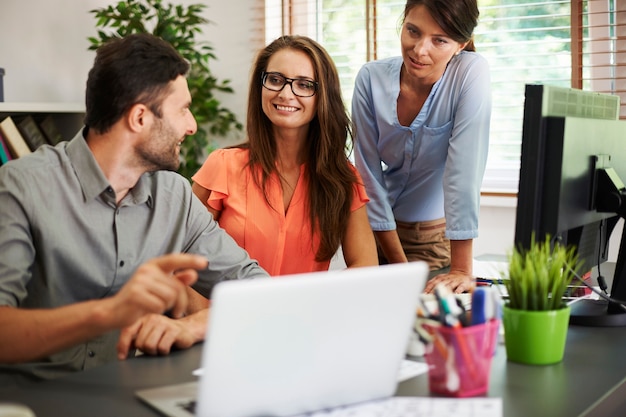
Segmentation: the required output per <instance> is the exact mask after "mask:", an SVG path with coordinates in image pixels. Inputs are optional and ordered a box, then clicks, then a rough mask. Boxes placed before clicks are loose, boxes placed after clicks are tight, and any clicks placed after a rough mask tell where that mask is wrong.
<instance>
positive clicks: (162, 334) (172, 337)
mask: <svg viewBox="0 0 626 417" xmlns="http://www.w3.org/2000/svg"><path fill="white" fill-rule="evenodd" d="M207 319H208V309H205V310H201V311H199V312H197V313H195V314H193V315H191V316H188V317H184V318H182V319H179V320H174V319H171V318H169V317H167V316H164V315H159V314H149V315H147V316H143V317H142V318H140V319H139V320H138V321H137V322H135V323H134V324H132V325H131V326H129V327H126V328H125V329H123V330H122V332H121V334H120V338H119V340H118V342H117V357H118V359H126V357H127V356H128V352H129V350H130V349H131V348H136V349H139V350H141V351H142V352H144V353H146V354H148V355H167V354H168V353H170V351H171V349H172V347H176V348H178V349H187V348H189V347H191V346H192V345H193V344H194V343H196V342H198V341H200V340H203V339H204V333H205V329H206V322H207Z"/></svg>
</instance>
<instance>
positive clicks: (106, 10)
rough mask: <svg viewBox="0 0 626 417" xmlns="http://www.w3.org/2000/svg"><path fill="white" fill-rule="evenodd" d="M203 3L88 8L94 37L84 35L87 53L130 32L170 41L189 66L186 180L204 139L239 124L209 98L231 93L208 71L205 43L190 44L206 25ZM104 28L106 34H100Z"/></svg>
mask: <svg viewBox="0 0 626 417" xmlns="http://www.w3.org/2000/svg"><path fill="white" fill-rule="evenodd" d="M205 8H206V5H205V4H190V5H189V6H187V7H184V6H182V5H172V4H170V3H168V4H164V3H163V2H162V0H125V1H119V2H118V3H116V4H115V5H111V6H108V7H103V8H99V9H94V10H91V11H90V13H93V14H94V16H95V18H96V19H97V21H96V27H97V28H99V29H98V34H97V36H94V37H89V38H88V40H89V42H90V44H91V45H90V47H89V49H90V50H95V49H97V48H98V47H99V46H100V45H102V44H103V43H104V42H106V41H107V40H109V39H110V38H112V37H123V36H126V35H129V34H131V33H152V34H154V35H156V36H159V37H161V38H163V39H165V40H166V41H168V42H169V43H171V44H172V45H173V46H174V47H175V48H176V49H177V50H178V52H180V54H181V55H182V56H183V57H185V58H186V59H187V60H189V62H190V63H191V71H190V73H189V75H188V77H187V81H188V84H189V90H190V92H191V96H192V98H193V100H192V103H191V112H192V113H193V115H194V116H195V118H196V121H197V122H198V131H197V132H196V134H195V135H193V136H190V137H188V138H187V139H186V140H185V141H183V143H182V146H181V165H180V168H179V170H178V172H179V173H180V174H182V175H183V176H185V177H187V178H191V176H192V175H193V174H195V173H196V171H197V170H198V169H199V168H200V166H201V165H202V162H203V160H204V158H205V157H206V155H207V154H208V153H209V152H210V151H211V150H212V149H214V145H213V142H212V141H210V137H209V135H211V136H213V137H216V136H221V137H224V136H226V135H227V133H229V132H231V131H233V130H242V127H243V125H242V124H241V123H240V122H239V121H238V120H237V118H236V116H235V114H234V113H233V112H232V111H230V110H229V109H227V108H225V107H223V106H222V104H221V103H220V101H219V100H218V98H217V97H216V96H215V93H216V92H219V93H232V92H233V90H232V88H231V87H230V81H229V80H222V81H218V80H217V79H216V78H215V76H213V74H212V73H211V70H210V68H209V61H210V60H211V59H216V57H215V55H214V53H213V48H212V47H211V45H209V44H208V43H207V42H201V41H198V40H196V35H197V34H199V33H202V26H203V25H205V24H208V23H211V22H210V21H209V20H207V19H205V18H204V17H202V15H201V14H202V12H203V11H204V9H205ZM104 29H106V30H104Z"/></svg>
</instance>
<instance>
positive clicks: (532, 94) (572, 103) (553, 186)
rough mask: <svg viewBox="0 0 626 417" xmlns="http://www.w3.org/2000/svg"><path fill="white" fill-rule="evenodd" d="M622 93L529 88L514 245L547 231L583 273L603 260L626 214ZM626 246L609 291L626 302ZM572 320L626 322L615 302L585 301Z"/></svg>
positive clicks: (525, 245) (575, 307)
mask: <svg viewBox="0 0 626 417" xmlns="http://www.w3.org/2000/svg"><path fill="white" fill-rule="evenodd" d="M618 118H619V97H617V96H613V95H609V94H599V93H593V92H587V91H582V90H577V89H569V88H560V87H552V86H546V85H527V86H526V90H525V101H524V122H523V127H522V152H521V164H520V178H519V190H518V203H517V212H516V226H515V242H514V244H515V246H516V247H520V248H528V247H529V246H530V242H531V240H532V236H533V235H534V236H535V239H536V240H538V241H542V240H544V239H545V236H546V235H549V236H551V238H552V239H553V241H554V242H559V243H560V244H562V245H566V246H574V247H575V248H576V251H577V254H578V257H579V260H580V261H581V264H582V267H581V268H580V270H579V271H576V272H577V273H578V274H584V273H585V272H587V271H589V270H591V268H592V267H593V266H596V265H600V264H601V263H603V262H605V261H606V260H607V257H608V242H609V237H610V234H611V232H612V230H613V228H614V226H615V224H616V223H617V220H618V219H619V218H620V217H621V218H624V217H625V215H626V188H624V185H623V183H622V181H626V122H625V121H619V120H618ZM625 260H626V245H625V244H624V238H622V244H621V247H620V250H619V255H618V259H617V263H616V268H615V274H614V277H613V282H612V286H611V291H610V293H609V294H610V296H611V299H613V300H626V268H625V265H624V261H625ZM570 323H572V324H579V325H587V326H626V310H624V309H623V308H622V307H621V306H620V305H619V304H618V303H614V302H608V301H605V300H603V299H601V300H580V301H577V302H576V303H573V304H572V312H571V318H570Z"/></svg>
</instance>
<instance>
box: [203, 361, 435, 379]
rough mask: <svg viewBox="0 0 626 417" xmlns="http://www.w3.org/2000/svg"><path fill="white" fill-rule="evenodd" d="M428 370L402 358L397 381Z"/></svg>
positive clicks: (422, 363)
mask: <svg viewBox="0 0 626 417" xmlns="http://www.w3.org/2000/svg"><path fill="white" fill-rule="evenodd" d="M203 372H204V368H198V369H196V370H194V371H193V372H192V374H193V375H195V376H200V375H202V374H203ZM426 372H428V365H427V364H425V363H424V362H416V361H410V360H407V359H404V360H403V361H402V363H401V364H400V369H398V382H402V381H406V380H407V379H411V378H413V377H414V376H418V375H419V374H425V373H426Z"/></svg>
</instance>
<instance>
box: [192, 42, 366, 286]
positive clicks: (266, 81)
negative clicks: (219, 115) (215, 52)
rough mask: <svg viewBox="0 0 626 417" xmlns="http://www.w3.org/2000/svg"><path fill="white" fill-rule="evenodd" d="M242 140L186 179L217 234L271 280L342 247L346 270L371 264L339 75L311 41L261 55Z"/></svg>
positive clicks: (319, 262)
mask: <svg viewBox="0 0 626 417" xmlns="http://www.w3.org/2000/svg"><path fill="white" fill-rule="evenodd" d="M247 133H248V141H247V142H245V143H244V144H242V145H239V146H235V147H232V148H227V149H219V150H216V151H214V152H212V153H211V154H210V155H209V157H208V159H207V160H206V161H205V163H204V164H203V166H202V168H200V170H199V171H198V172H197V173H196V174H195V175H194V176H193V181H194V184H193V190H194V192H195V193H196V195H197V196H198V197H199V198H200V200H201V201H202V202H203V203H204V204H205V205H206V207H207V209H208V210H209V211H210V212H211V213H212V214H213V216H214V217H215V219H216V220H217V221H218V222H219V224H220V226H221V227H223V228H224V229H225V230H226V231H227V232H228V233H229V234H230V235H231V236H233V238H234V239H235V240H236V241H237V243H239V245H240V246H242V247H243V248H244V249H246V250H247V251H248V253H249V254H250V256H251V257H252V258H254V259H256V260H257V261H258V262H259V264H260V265H261V266H262V267H263V268H264V269H265V270H267V271H268V273H269V274H270V275H274V276H276V275H286V274H293V273H301V272H312V271H320V270H327V269H328V267H329V264H330V260H331V258H332V257H333V255H334V254H335V253H336V252H337V250H338V249H339V247H340V246H341V248H342V252H343V256H344V260H345V263H346V265H347V266H348V267H357V266H367V265H377V264H378V258H377V254H376V244H375V240H374V236H373V233H372V230H371V228H370V226H369V222H368V219H367V212H366V206H365V205H366V203H367V202H368V201H369V200H368V198H367V195H366V193H365V189H364V187H363V185H362V181H361V178H360V176H359V175H358V173H357V171H356V169H355V168H354V167H353V165H352V164H351V163H350V162H349V161H348V159H347V156H346V153H345V151H346V145H347V142H346V141H347V140H351V139H352V136H351V129H350V120H349V117H348V115H347V113H346V110H345V107H344V104H343V101H342V98H341V90H340V85H339V77H338V74H337V70H336V68H335V65H334V63H333V61H332V60H331V58H330V56H329V55H328V53H327V52H326V51H325V50H324V49H323V48H322V47H321V46H320V45H319V44H318V43H317V42H315V41H313V40H312V39H310V38H307V37H303V36H282V37H280V38H278V39H277V40H275V41H274V42H272V43H271V44H270V45H268V46H267V47H266V48H264V49H263V50H262V51H261V52H260V53H259V55H258V56H257V59H256V62H255V65H254V68H253V72H252V76H251V80H250V89H249V97H248V115H247Z"/></svg>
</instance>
